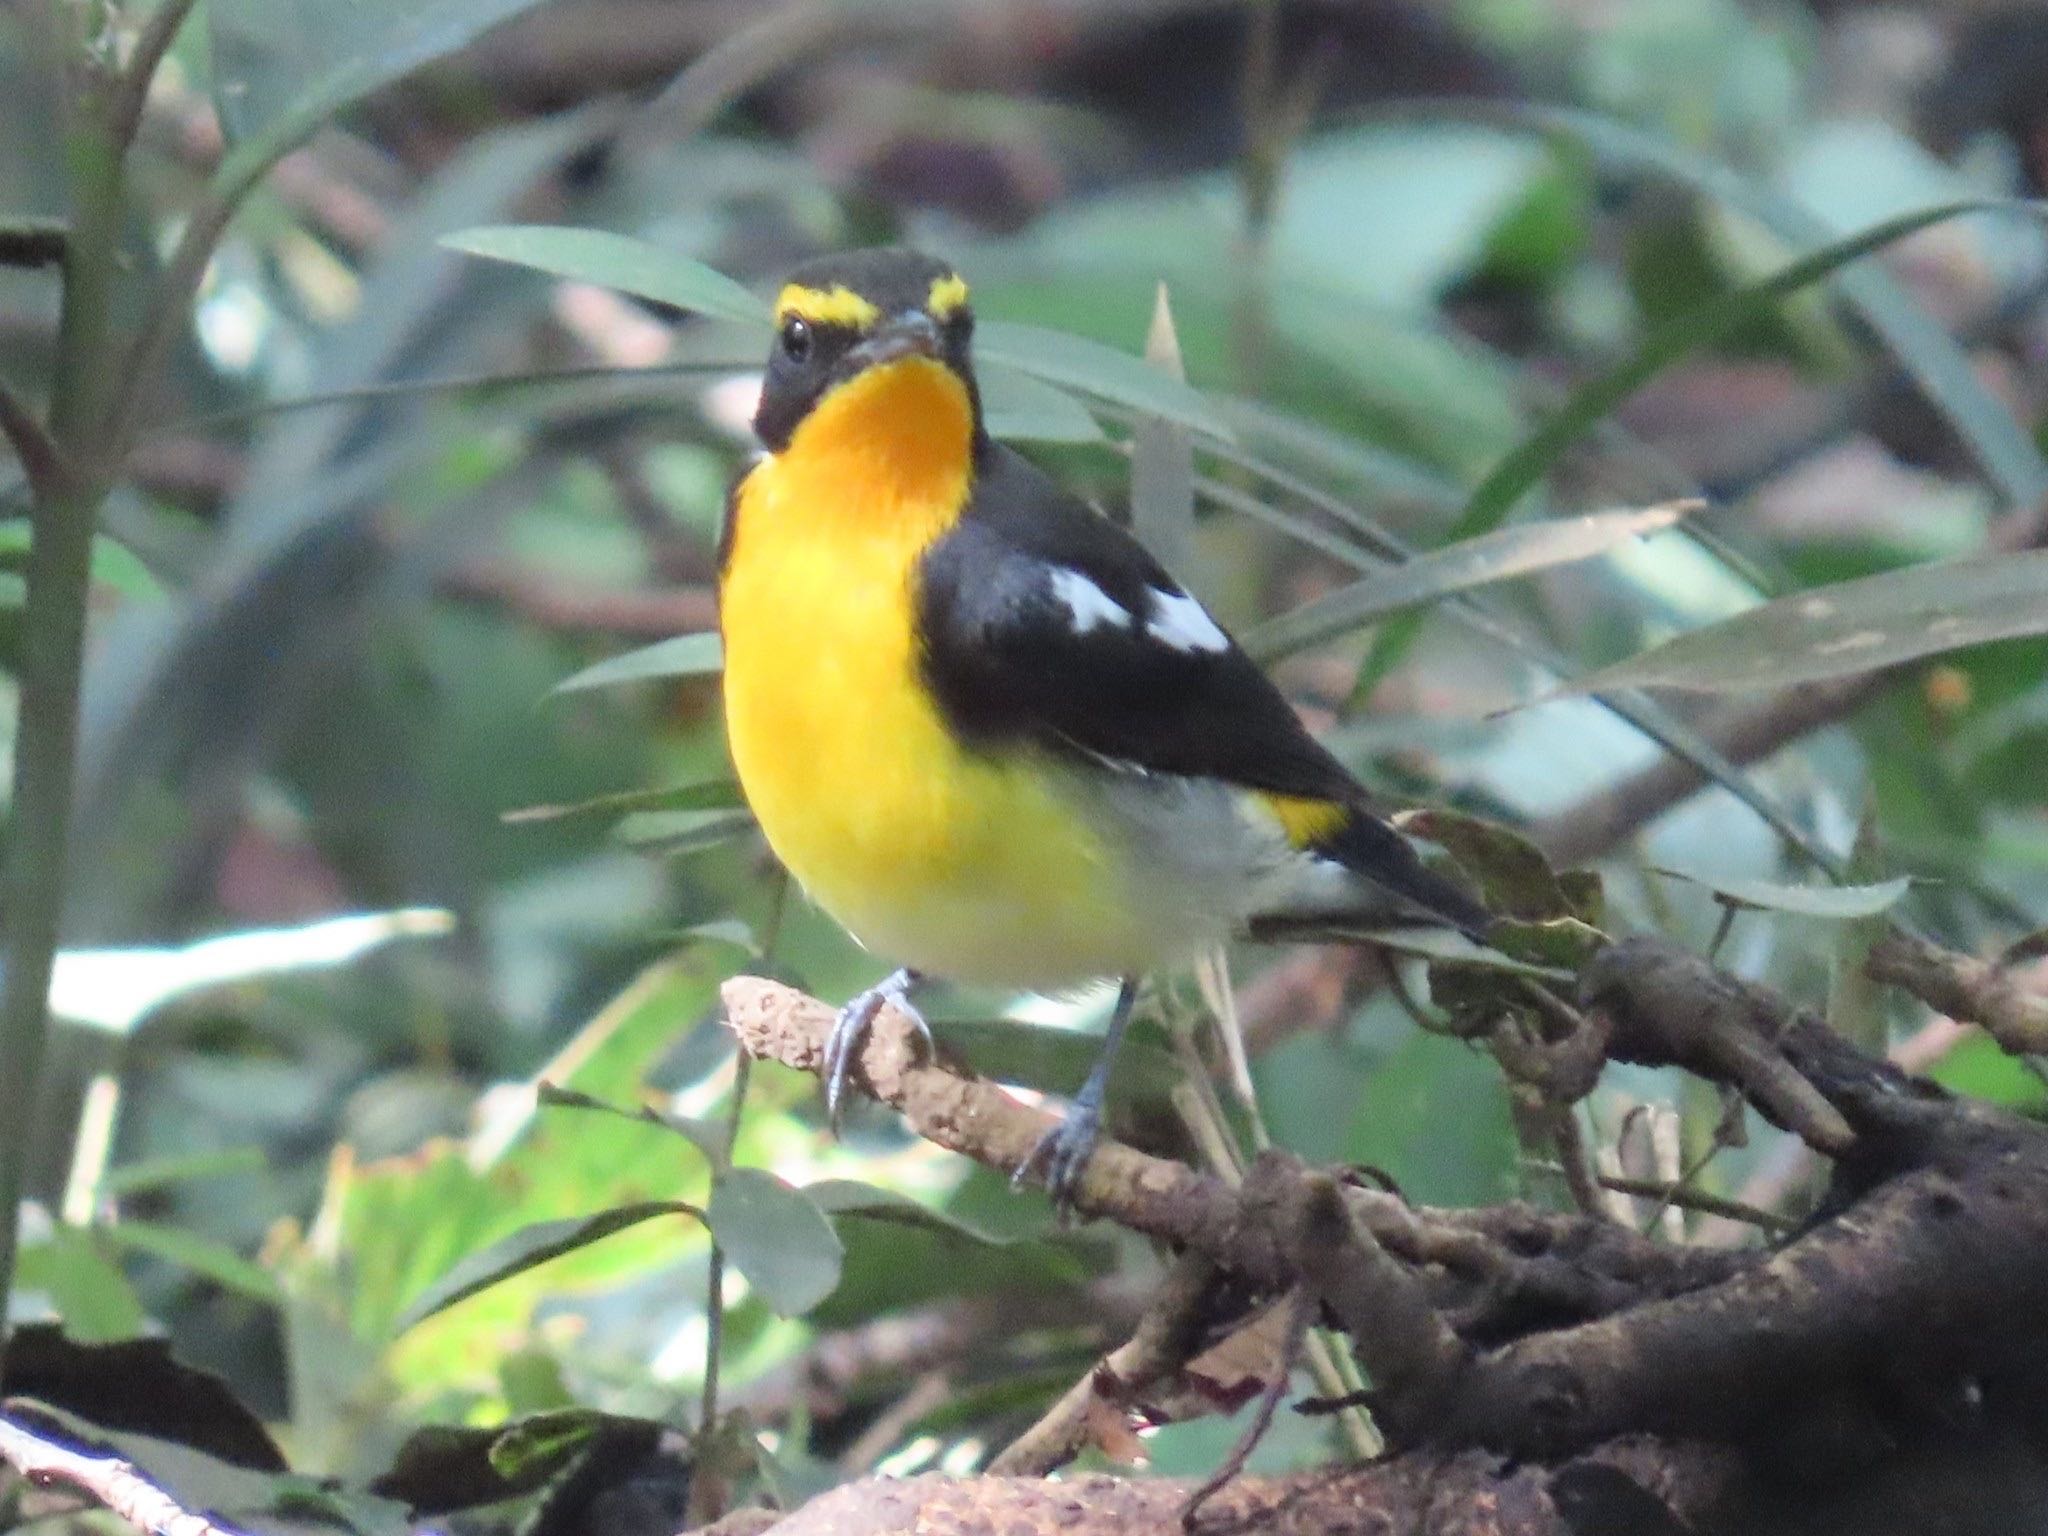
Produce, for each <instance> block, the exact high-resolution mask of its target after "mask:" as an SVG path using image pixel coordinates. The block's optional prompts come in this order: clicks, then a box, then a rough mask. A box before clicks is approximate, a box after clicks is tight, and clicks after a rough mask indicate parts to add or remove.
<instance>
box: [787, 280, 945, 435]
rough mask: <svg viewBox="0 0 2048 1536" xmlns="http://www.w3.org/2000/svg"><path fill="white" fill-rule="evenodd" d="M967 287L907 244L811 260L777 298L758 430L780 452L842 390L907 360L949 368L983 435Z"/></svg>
mask: <svg viewBox="0 0 2048 1536" xmlns="http://www.w3.org/2000/svg"><path fill="white" fill-rule="evenodd" d="M973 335H974V311H973V310H972V309H970V308H969V307H968V303H967V284H966V283H964V282H962V281H961V279H960V276H959V274H958V273H956V272H955V271H954V270H953V268H952V267H951V266H950V265H949V264H948V263H946V262H943V261H936V260H934V259H933V258H932V257H929V256H924V255H920V254H919V253H918V252H916V251H911V250H904V249H902V248H901V247H886V248H883V249H879V250H869V251H849V252H847V253H845V254H843V255H836V256H821V257H819V258H818V259H817V260H815V261H810V262H806V263H805V264H804V265H803V266H801V267H798V268H797V269H796V270H795V271H794V272H792V273H791V274H790V276H789V281H788V283H787V284H786V285H784V287H783V290H782V292H781V294H780V295H778V296H777V298H776V300H775V344H774V346H773V347H772V348H771V349H770V351H769V353H768V372H767V375H766V377H765V378H763V380H762V382H761V405H760V408H759V409H758V410H757V411H756V412H755V413H754V430H755V431H756V432H757V433H759V434H760V437H761V441H762V442H763V443H765V444H767V446H768V447H769V448H770V449H771V450H772V451H774V452H777V453H779V452H781V451H782V450H783V449H784V448H787V447H788V446H789V442H790V439H791V437H792V436H794V435H795V432H796V429H797V427H798V425H799V424H801V423H802V421H803V420H804V418H805V417H807V416H808V415H810V414H811V410H812V408H813V407H814V406H816V405H817V404H818V402H819V401H820V400H822V399H824V398H825V396H826V395H828V394H830V393H831V392H832V391H833V390H834V389H836V388H837V387H838V386H839V385H841V384H844V383H846V382H848V381H849V380H851V379H853V378H855V377H857V376H859V375H861V374H864V373H867V372H868V371H870V370H872V369H877V368H880V367H882V366H883V365H886V364H894V363H898V362H900V361H902V360H903V359H905V358H913V357H921V358H926V359H930V360H932V361H934V362H937V363H940V364H943V365H944V366H945V367H946V368H948V369H950V370H951V371H952V373H953V374H954V375H955V376H957V378H958V379H959V381H960V383H961V385H962V386H964V388H965V389H966V392H967V398H968V400H969V402H970V403H971V408H972V412H973V421H974V430H975V431H976V432H977V433H978V432H979V431H980V429H981V404H980V395H979V393H978V391H977V390H976V389H975V385H974V372H973V366H972V363H971V360H970V356H969V344H970V342H971V341H972V339H973Z"/></svg>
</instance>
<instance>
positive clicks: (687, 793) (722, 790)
mask: <svg viewBox="0 0 2048 1536" xmlns="http://www.w3.org/2000/svg"><path fill="white" fill-rule="evenodd" d="M746 804H747V801H746V796H745V795H743V794H742V793H741V792H740V787H739V785H738V784H736V783H735V782H734V781H733V780H731V779H707V780H705V781H704V782H703V783H701V784H675V785H670V786H669V787H668V788H666V789H622V790H619V791H618V792H617V793H615V794H609V795H598V796H596V797H595V798H593V799H589V800H578V801H576V802H575V803H574V804H573V805H529V806H523V807H521V808H520V809H519V810H516V811H507V812H505V813H504V814H503V815H502V816H500V817H499V818H498V819H499V820H500V821H502V822H504V823H505V824H506V825H507V826H526V825H529V824H531V823H535V822H545V821H561V820H564V819H565V818H567V817H571V816H611V815H620V814H624V813H626V812H630V811H738V810H744V809H746Z"/></svg>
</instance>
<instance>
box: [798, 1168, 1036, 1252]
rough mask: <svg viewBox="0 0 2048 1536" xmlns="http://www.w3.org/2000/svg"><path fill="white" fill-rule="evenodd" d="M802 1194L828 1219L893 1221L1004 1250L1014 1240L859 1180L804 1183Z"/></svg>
mask: <svg viewBox="0 0 2048 1536" xmlns="http://www.w3.org/2000/svg"><path fill="white" fill-rule="evenodd" d="M803 1194H804V1195H805V1197H806V1198H808V1199H809V1200H810V1201H811V1202H812V1203H813V1204H814V1205H816V1206H817V1207H818V1209H819V1210H821V1211H823V1212H824V1213H825V1214H826V1215H827V1216H841V1217H843V1216H860V1217H865V1218H866V1219H868V1220H870V1221H888V1222H894V1223H896V1224H897V1225H898V1226H904V1227H922V1228H924V1229H926V1230H927V1231H932V1232H943V1233H945V1234H947V1235H948V1236H951V1237H964V1238H966V1239H967V1240H968V1241H970V1242H975V1243H982V1244H985V1245H987V1246H989V1247H994V1248H1002V1247H1007V1246H1009V1245H1010V1244H1011V1243H1013V1242H1016V1241H1017V1239H1015V1238H1011V1237H1004V1236H1003V1235H1002V1234H1000V1233H997V1232H991V1231H989V1230H988V1229H987V1228H985V1227H977V1226H974V1225H973V1224H971V1223H969V1222H965V1221H961V1220H960V1219H959V1218H957V1217H954V1216H948V1215H947V1214H946V1213H945V1212H944V1211H936V1210H933V1209H932V1208H931V1207H930V1206H928V1205H924V1204H921V1203H920V1202H918V1201H916V1200H913V1199H911V1198H910V1197H909V1196H908V1195H903V1194H898V1193H897V1192H896V1191H895V1190H893V1189H882V1188H880V1187H879V1186H877V1185H874V1184H867V1183H863V1182H862V1181H861V1180H859V1179H820V1180H819V1181H818V1182H817V1183H815V1184H806V1185H805V1186H804V1187H803Z"/></svg>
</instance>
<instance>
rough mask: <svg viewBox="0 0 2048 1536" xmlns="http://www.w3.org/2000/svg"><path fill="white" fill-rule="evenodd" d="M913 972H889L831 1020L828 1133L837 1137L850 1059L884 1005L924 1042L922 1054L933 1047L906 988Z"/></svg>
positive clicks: (827, 1046)
mask: <svg viewBox="0 0 2048 1536" xmlns="http://www.w3.org/2000/svg"><path fill="white" fill-rule="evenodd" d="M917 982H918V975H917V972H915V971H913V970H909V969H907V968H906V969H904V970H900V971H892V972H890V974H889V975H887V976H885V977H883V978H882V979H881V980H880V981H878V982H876V983H875V984H874V985H873V986H872V987H869V988H868V989H867V991H865V992H862V993H860V994H859V995H858V996H856V997H854V998H853V999H852V1000H851V1001H849V1002H848V1003H847V1005H846V1006H845V1007H844V1008H841V1009H840V1010H839V1017H838V1018H836V1019H834V1020H833V1021H832V1033H831V1034H829V1035H827V1036H826V1037H825V1061H824V1066H823V1073H824V1078H825V1123H826V1124H827V1125H829V1126H830V1127H831V1128H832V1134H833V1135H835V1136H837V1135H838V1134H839V1121H840V1118H841V1116H842V1115H843V1113H844V1111H845V1107H846V1080H847V1078H848V1077H849V1076H850V1075H851V1074H852V1072H853V1058H854V1057H856V1056H858V1055H859V1054H860V1048H861V1045H862V1043H863V1042H864V1041H865V1040H866V1039H867V1037H868V1030H869V1029H870V1028H872V1027H873V1025H874V1022H875V1019H876V1018H877V1017H878V1016H879V1015H880V1014H881V1011H882V1009H883V1007H884V1006H885V1005H886V1004H889V1003H894V1004H895V1005H896V1011H897V1012H898V1013H900V1014H902V1015H903V1017H904V1018H906V1019H908V1020H909V1021H910V1027H911V1028H912V1029H914V1030H916V1031H917V1033H918V1034H919V1035H920V1036H921V1037H922V1038H923V1040H924V1048H925V1054H926V1055H927V1056H929V1055H930V1054H931V1053H932V1052H933V1051H934V1050H935V1049H936V1046H935V1045H934V1044H933V1041H932V1027H931V1025H929V1024H927V1023H926V1022H925V1020H924V1015H923V1014H921V1013H919V1012H918V1011H917V1009H916V1008H915V1007H913V1006H912V1005H911V1002H910V996H909V993H910V989H911V988H912V987H914V986H916V985H917Z"/></svg>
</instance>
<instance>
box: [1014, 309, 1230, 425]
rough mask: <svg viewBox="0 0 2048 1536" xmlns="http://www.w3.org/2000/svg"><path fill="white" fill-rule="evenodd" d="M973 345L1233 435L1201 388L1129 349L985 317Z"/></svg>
mask: <svg viewBox="0 0 2048 1536" xmlns="http://www.w3.org/2000/svg"><path fill="white" fill-rule="evenodd" d="M974 349H975V353H976V355H977V356H979V357H982V358H984V359H987V360H989V361H991V362H998V363H1007V364H1008V365H1009V366H1011V367H1012V368H1019V369H1022V370H1023V371H1024V372H1025V373H1029V374H1034V375H1036V376H1037V377H1038V378H1041V379H1045V380H1047V381H1048V382H1050V383H1053V384H1063V385H1065V386H1066V387H1067V388H1069V389H1078V390H1080V391H1081V392H1082V393H1083V394H1087V395H1095V396H1098V397H1099V398H1101V399H1104V400H1111V401H1114V402H1116V403H1117V404H1118V405H1123V406H1128V407H1130V409H1132V410H1134V411H1140V412H1143V413H1144V414H1146V415H1148V416H1158V417H1163V418H1164V419H1165V420H1167V421H1172V422H1178V423H1179V424H1180V425H1181V426H1183V427H1186V428H1188V429H1189V430H1190V431H1194V432H1200V433H1201V434H1203V435H1204V436H1205V437H1214V438H1221V439H1223V440H1224V441H1226V442H1227V441H1229V440H1230V437H1231V431H1230V423H1229V422H1228V421H1226V420H1225V419H1224V417H1223V414H1222V412H1220V411H1218V410H1217V409H1216V407H1215V406H1213V405H1211V404H1210V403H1209V401H1207V400H1206V399H1204V398H1203V397H1202V395H1201V394H1200V392H1198V391H1197V390H1195V389H1193V388H1191V387H1190V386H1188V385H1187V384H1184V383H1182V382H1181V381H1180V380H1178V379H1174V378H1169V377H1167V375H1165V374H1163V373H1161V372H1160V371H1159V370H1158V369H1157V368H1153V367H1150V366H1148V365H1147V364H1146V363H1145V362H1143V361H1142V360H1141V359H1139V358H1135V357H1132V356H1131V355H1130V353H1128V352H1119V351H1118V350H1117V349H1116V348H1115V347H1107V346H1104V345H1103V344H1102V343H1101V342H1099V341H1091V340H1089V339H1088V338H1087V337H1085V336H1069V335H1067V334H1066V333H1065V332H1063V331H1049V330H1045V329H1042V328H1041V327H1039V326H1035V325H1019V324H1017V323H1015V322H1014V321H1007V320H984V321H983V322H982V323H981V325H980V326H979V327H978V328H977V329H976V331H975V338H974Z"/></svg>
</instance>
